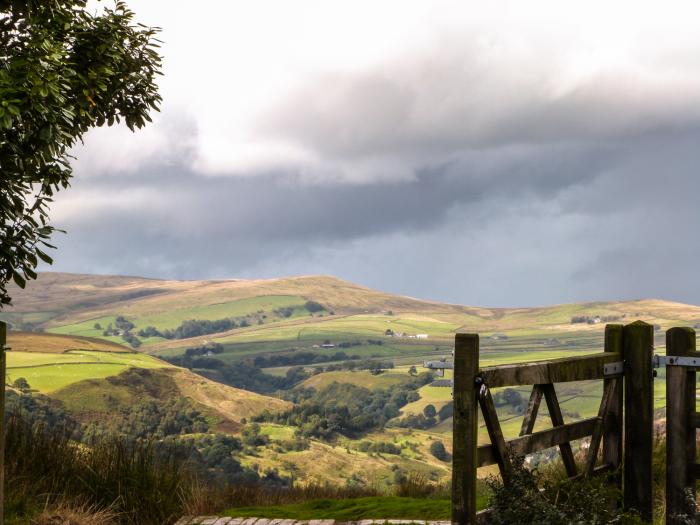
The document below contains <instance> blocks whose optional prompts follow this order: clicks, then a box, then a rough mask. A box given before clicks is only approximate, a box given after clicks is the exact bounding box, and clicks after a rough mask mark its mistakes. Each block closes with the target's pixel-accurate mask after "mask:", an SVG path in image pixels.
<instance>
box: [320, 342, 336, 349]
mask: <svg viewBox="0 0 700 525" xmlns="http://www.w3.org/2000/svg"><path fill="white" fill-rule="evenodd" d="M321 348H335V345H334V344H333V343H323V344H322V345H321Z"/></svg>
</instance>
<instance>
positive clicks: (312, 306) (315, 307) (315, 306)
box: [304, 301, 325, 314]
mask: <svg viewBox="0 0 700 525" xmlns="http://www.w3.org/2000/svg"><path fill="white" fill-rule="evenodd" d="M304 308H306V310H307V311H308V312H311V313H312V314H313V313H315V312H322V311H323V310H325V308H324V306H323V305H322V304H321V303H317V302H316V301H306V303H304Z"/></svg>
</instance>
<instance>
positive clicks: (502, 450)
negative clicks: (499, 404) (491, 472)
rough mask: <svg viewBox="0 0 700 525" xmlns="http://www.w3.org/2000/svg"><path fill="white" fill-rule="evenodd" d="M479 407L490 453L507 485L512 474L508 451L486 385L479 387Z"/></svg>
mask: <svg viewBox="0 0 700 525" xmlns="http://www.w3.org/2000/svg"><path fill="white" fill-rule="evenodd" d="M479 405H481V413H482V415H483V416H484V423H485V424H486V431H487V432H488V434H489V439H490V440H491V451H492V453H493V456H494V458H495V459H496V463H497V464H498V469H499V470H500V472H501V477H502V478H503V482H504V483H506V484H507V483H508V482H509V479H510V477H511V472H512V468H511V463H510V458H509V456H508V449H507V448H506V441H505V439H504V438H503V432H502V431H501V424H500V422H499V421H498V414H497V413H496V407H495V406H494V404H493V397H491V391H490V390H489V388H488V387H487V386H486V385H481V386H480V387H479Z"/></svg>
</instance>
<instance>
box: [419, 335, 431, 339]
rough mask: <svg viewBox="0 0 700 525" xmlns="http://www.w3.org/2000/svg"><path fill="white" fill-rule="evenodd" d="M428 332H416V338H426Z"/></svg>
mask: <svg viewBox="0 0 700 525" xmlns="http://www.w3.org/2000/svg"><path fill="white" fill-rule="evenodd" d="M427 338H428V334H416V339H427Z"/></svg>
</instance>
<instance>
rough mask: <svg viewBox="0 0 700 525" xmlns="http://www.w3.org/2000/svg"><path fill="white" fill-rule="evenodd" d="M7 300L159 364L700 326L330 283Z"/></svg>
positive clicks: (69, 286)
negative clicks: (202, 355) (203, 350)
mask: <svg viewBox="0 0 700 525" xmlns="http://www.w3.org/2000/svg"><path fill="white" fill-rule="evenodd" d="M12 294H13V298H14V306H13V307H11V308H8V309H6V310H5V311H4V312H2V313H1V314H0V319H4V320H7V321H8V322H10V323H11V324H12V325H13V326H14V327H15V328H21V329H25V330H46V331H49V332H52V333H58V334H65V335H71V336H84V337H93V338H99V339H102V340H103V341H109V342H112V343H115V344H119V345H122V346H126V347H129V346H134V347H135V346H138V347H139V350H140V351H147V352H148V353H152V354H158V355H164V356H172V355H177V354H178V353H181V352H183V351H184V349H185V348H188V347H193V346H199V345H202V344H205V343H211V342H217V343H221V344H223V345H224V346H225V349H226V351H225V356H224V357H229V358H235V357H241V356H249V355H256V354H259V353H269V352H280V351H287V350H289V349H290V348H295V349H296V350H300V349H304V350H309V351H314V352H317V353H319V354H330V353H333V352H336V351H337V350H338V349H341V350H343V351H344V352H346V353H348V354H358V355H361V356H368V355H386V356H389V357H392V358H399V357H401V356H407V357H408V356H420V355H427V354H429V353H430V349H433V350H435V351H437V352H442V351H444V349H446V348H449V346H450V345H451V342H452V340H453V338H454V334H455V333H456V332H458V331H474V332H478V333H480V334H481V335H482V338H483V339H482V341H483V344H484V345H485V346H489V345H492V346H493V345H497V346H499V347H507V348H510V349H512V350H517V349H519V348H532V347H533V345H534V346H535V347H537V346H545V347H546V348H548V349H556V348H563V349H571V348H572V347H573V346H576V347H577V348H584V347H586V346H590V345H594V344H598V341H599V338H600V334H601V333H602V332H601V330H602V327H603V325H604V324H605V322H627V321H629V320H633V319H642V320H645V321H648V322H650V323H653V324H656V325H658V326H659V327H660V328H667V327H669V326H672V325H676V324H684V325H688V324H691V325H694V324H697V323H700V307H697V306H692V305H685V304H679V303H673V302H669V301H661V300H652V299H649V300H639V301H627V302H590V303H580V304H569V305H556V306H551V307H541V308H478V307H472V306H460V305H449V304H441V303H437V302H432V301H421V300H418V299H414V298H410V297H403V296H398V295H392V294H388V293H383V292H377V291H374V290H371V289H368V288H365V287H362V286H358V285H355V284H352V283H349V282H346V281H343V280H340V279H336V278H334V277H328V276H305V277H288V278H280V279H266V280H229V281H220V280H219V281H167V280H155V279H143V278H139V277H118V276H91V275H77V274H64V273H43V274H41V275H40V277H39V279H38V280H37V281H36V282H32V283H30V284H29V285H28V286H27V289H26V290H19V289H13V290H12ZM124 327H126V328H127V330H125V329H124ZM126 331H128V333H125V332H126ZM324 345H325V346H324ZM379 346H382V348H378V347H379Z"/></svg>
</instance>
